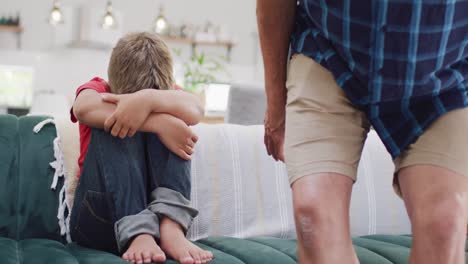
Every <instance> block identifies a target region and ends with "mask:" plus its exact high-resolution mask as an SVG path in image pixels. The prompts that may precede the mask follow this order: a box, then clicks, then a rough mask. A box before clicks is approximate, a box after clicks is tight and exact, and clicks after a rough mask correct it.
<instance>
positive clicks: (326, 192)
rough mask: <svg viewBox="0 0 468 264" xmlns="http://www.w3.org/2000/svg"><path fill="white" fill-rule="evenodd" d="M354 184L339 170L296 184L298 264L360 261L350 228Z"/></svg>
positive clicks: (300, 180) (295, 206) (311, 176)
mask: <svg viewBox="0 0 468 264" xmlns="http://www.w3.org/2000/svg"><path fill="white" fill-rule="evenodd" d="M352 187H353V181H352V180H351V179H350V178H349V177H345V176H343V175H340V174H336V173H329V174H325V173H320V174H314V175H310V176H306V177H302V178H300V179H299V180H297V181H296V182H294V183H293V185H292V190H293V203H294V217H295V222H296V231H297V238H298V257H299V263H304V264H307V263H318V264H322V263H330V264H331V263H350V264H351V263H358V260H357V257H356V253H355V252H354V248H353V245H352V243H351V239H350V230H349V204H350V199H351V190H352Z"/></svg>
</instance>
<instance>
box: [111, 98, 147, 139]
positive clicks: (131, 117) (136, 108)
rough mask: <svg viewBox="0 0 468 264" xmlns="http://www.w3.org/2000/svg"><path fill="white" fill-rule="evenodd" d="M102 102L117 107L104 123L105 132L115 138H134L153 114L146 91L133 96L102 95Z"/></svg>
mask: <svg viewBox="0 0 468 264" xmlns="http://www.w3.org/2000/svg"><path fill="white" fill-rule="evenodd" d="M102 100H104V101H105V102H108V103H113V104H116V105H117V108H116V109H115V111H114V113H113V114H112V115H110V116H109V117H108V118H107V119H106V121H105V122H104V130H105V131H107V132H109V131H110V133H111V134H112V136H114V137H117V136H118V137H120V138H125V137H127V136H128V137H132V136H133V135H135V133H136V132H137V131H138V129H140V127H141V126H142V125H143V123H144V122H145V120H146V118H147V117H148V115H149V114H150V113H151V102H150V101H149V100H148V97H147V96H145V93H144V91H138V92H136V93H132V94H102Z"/></svg>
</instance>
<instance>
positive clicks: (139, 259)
mask: <svg viewBox="0 0 468 264" xmlns="http://www.w3.org/2000/svg"><path fill="white" fill-rule="evenodd" d="M142 255H143V254H142V253H141V252H138V253H135V263H136V264H143V256H142Z"/></svg>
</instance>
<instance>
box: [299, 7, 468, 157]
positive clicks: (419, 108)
mask: <svg viewBox="0 0 468 264" xmlns="http://www.w3.org/2000/svg"><path fill="white" fill-rule="evenodd" d="M296 12H297V13H296V25H295V32H294V34H293V36H292V38H291V49H292V53H293V54H294V53H301V54H304V55H306V56H309V57H310V58H312V59H314V60H315V61H316V62H318V63H320V64H321V65H322V66H324V67H325V68H327V69H328V70H330V71H331V72H332V74H333V75H334V77H335V79H336V82H337V83H338V85H339V86H341V87H342V88H343V89H344V91H345V93H346V94H347V96H348V97H349V98H350V100H351V101H352V102H353V104H355V105H356V106H357V107H358V108H360V109H361V110H362V111H364V112H365V113H366V114H367V117H368V118H369V121H370V122H371V124H372V126H373V127H374V128H375V130H376V131H377V133H378V134H379V135H380V137H381V139H382V141H383V142H384V144H385V146H386V148H387V150H388V151H389V152H390V154H391V155H392V156H393V157H394V158H395V157H397V156H398V155H400V154H401V152H402V151H403V150H404V149H406V148H407V147H408V145H410V144H411V143H413V142H414V141H415V140H416V139H417V138H418V137H419V136H420V135H421V134H422V133H423V132H424V130H425V129H426V128H427V127H428V126H429V125H430V124H431V123H432V122H433V121H434V120H436V119H437V118H438V117H439V116H441V115H443V114H444V113H447V112H448V111H451V110H454V109H457V108H462V107H467V106H468V88H467V86H468V83H467V79H468V78H467V77H468V61H467V58H468V49H465V48H466V46H467V44H468V15H467V14H468V1H456V0H424V1H423V0H413V1H409V0H408V1H405V0H354V1H353V2H352V4H351V0H342V1H326V0H300V1H299V3H298V7H297V11H296Z"/></svg>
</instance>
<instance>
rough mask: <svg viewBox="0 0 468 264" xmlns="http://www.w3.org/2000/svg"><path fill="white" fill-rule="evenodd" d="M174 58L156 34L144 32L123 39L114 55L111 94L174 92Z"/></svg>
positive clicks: (111, 72)
mask: <svg viewBox="0 0 468 264" xmlns="http://www.w3.org/2000/svg"><path fill="white" fill-rule="evenodd" d="M172 71H173V69H172V57H171V53H170V51H169V48H168V47H167V45H166V44H165V43H164V41H163V40H162V39H161V38H160V37H158V35H156V34H152V33H148V32H141V33H131V34H128V35H126V36H124V37H122V38H121V39H120V40H119V42H117V45H116V46H115V47H114V49H113V51H112V55H111V58H110V62H109V68H108V75H109V85H110V89H111V91H112V93H116V94H126V93H133V92H136V91H139V90H141V89H146V88H153V89H160V90H168V89H172V88H173V85H174V79H173V72H172Z"/></svg>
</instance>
